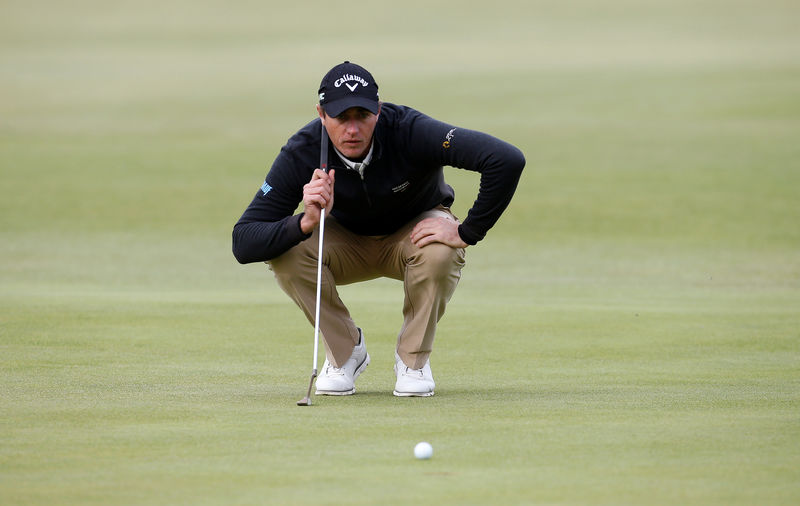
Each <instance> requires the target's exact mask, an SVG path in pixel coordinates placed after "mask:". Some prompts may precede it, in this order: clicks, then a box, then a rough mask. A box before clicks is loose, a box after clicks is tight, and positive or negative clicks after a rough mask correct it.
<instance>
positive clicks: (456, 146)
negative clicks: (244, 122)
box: [233, 103, 525, 264]
mask: <svg viewBox="0 0 800 506" xmlns="http://www.w3.org/2000/svg"><path fill="white" fill-rule="evenodd" d="M320 135H321V126H320V121H319V119H315V120H314V121H312V122H311V123H309V124H307V125H306V126H304V127H303V128H302V129H301V130H300V131H299V132H297V133H296V134H294V135H293V136H292V137H291V138H290V139H289V141H288V142H287V143H286V145H285V146H284V147H283V148H282V149H281V152H280V154H278V157H277V158H276V159H275V162H274V163H273V164H272V168H271V169H270V171H269V173H268V174H267V177H266V179H265V182H264V185H263V186H262V187H261V189H259V190H258V192H256V195H255V197H254V198H253V201H252V202H251V203H250V205H249V206H248V207H247V209H246V210H245V211H244V214H242V217H241V218H240V219H239V221H238V222H237V223H236V225H235V226H234V227H233V254H234V256H235V257H236V259H237V260H238V261H239V262H240V263H243V264H244V263H250V262H261V261H267V260H270V259H272V258H275V257H277V256H280V255H281V254H283V253H284V252H285V251H287V250H288V249H289V248H291V247H293V246H295V245H296V244H298V243H300V242H301V241H303V240H305V239H307V238H308V237H309V235H307V234H304V233H303V232H302V230H300V218H301V217H302V213H300V214H294V215H293V213H294V211H295V210H296V209H297V206H298V204H299V203H300V202H301V201H302V200H303V185H305V184H306V183H308V182H309V181H310V180H311V175H312V173H313V172H314V169H315V168H317V166H318V165H319V147H320ZM374 140H375V147H374V151H373V155H372V160H371V162H370V163H369V165H367V167H366V169H365V170H364V175H363V179H362V177H361V175H360V174H359V173H358V172H357V171H355V170H352V169H349V168H345V166H344V164H343V163H342V161H341V160H340V159H339V157H338V155H336V153H335V151H334V150H333V147H332V146H330V147H329V149H330V151H329V153H328V160H329V164H328V168H329V169H333V170H336V184H335V186H334V205H333V209H332V210H331V214H332V215H333V216H334V217H335V218H336V219H337V221H339V223H341V224H342V225H343V226H345V227H346V228H348V229H350V230H351V231H353V232H355V233H357V234H361V235H387V234H391V233H392V232H395V231H396V230H398V229H399V228H400V227H402V226H403V225H405V224H406V223H408V222H409V221H410V220H411V219H413V218H414V217H415V216H417V215H419V214H421V213H423V212H425V211H427V210H429V209H432V208H434V207H436V206H437V205H439V204H442V205H444V206H448V207H449V206H450V205H451V204H452V203H453V200H454V198H455V192H454V191H453V189H452V188H451V187H450V186H449V185H447V184H446V183H445V181H444V171H443V166H444V165H449V166H452V167H458V168H462V169H467V170H472V171H476V172H480V173H481V180H480V189H479V191H478V197H477V199H476V200H475V202H474V204H473V206H472V209H470V210H469V213H468V214H467V217H466V218H465V219H464V220H463V223H462V224H461V225H460V226H459V227H458V233H459V235H460V236H461V238H462V239H463V240H464V242H466V243H467V244H476V243H477V242H478V241H480V240H481V239H483V238H484V236H485V235H486V232H487V231H488V230H489V229H490V228H491V227H492V226H493V225H494V224H495V222H497V220H498V218H500V215H501V214H502V212H503V211H504V210H505V208H506V207H507V206H508V203H509V202H510V201H511V197H512V196H513V195H514V191H515V190H516V187H517V183H518V181H519V178H520V174H521V172H522V169H523V167H524V166H525V158H524V156H523V154H522V152H521V151H520V150H519V149H517V148H515V147H514V146H512V145H511V144H508V143H506V142H504V141H501V140H499V139H497V138H495V137H492V136H490V135H487V134H484V133H481V132H477V131H474V130H467V129H464V128H456V127H454V126H452V125H448V124H446V123H442V122H441V121H437V120H435V119H432V118H430V117H428V116H426V115H424V114H422V113H420V112H419V111H416V110H414V109H411V108H409V107H405V106H400V105H394V104H389V103H383V104H382V106H381V112H380V115H379V116H378V123H377V125H376V127H375V133H374ZM329 144H330V143H329Z"/></svg>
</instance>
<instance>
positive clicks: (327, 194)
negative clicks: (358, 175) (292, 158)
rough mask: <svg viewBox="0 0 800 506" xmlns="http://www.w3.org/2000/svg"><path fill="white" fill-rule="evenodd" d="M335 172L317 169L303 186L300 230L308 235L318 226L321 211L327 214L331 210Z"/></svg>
mask: <svg viewBox="0 0 800 506" xmlns="http://www.w3.org/2000/svg"><path fill="white" fill-rule="evenodd" d="M335 173H336V171H335V170H332V171H330V172H328V173H326V172H323V171H321V170H319V169H316V170H315V171H314V174H313V175H312V176H311V181H309V182H308V184H306V185H305V186H303V208H304V209H303V210H304V212H305V214H304V215H303V218H302V219H301V220H300V229H301V230H302V231H303V233H305V234H310V233H311V232H312V231H313V230H314V229H315V228H317V225H319V220H320V216H321V214H322V212H321V211H322V209H323V208H324V209H325V212H326V213H328V212H330V210H331V209H332V208H333V183H334V180H335V178H334V176H335Z"/></svg>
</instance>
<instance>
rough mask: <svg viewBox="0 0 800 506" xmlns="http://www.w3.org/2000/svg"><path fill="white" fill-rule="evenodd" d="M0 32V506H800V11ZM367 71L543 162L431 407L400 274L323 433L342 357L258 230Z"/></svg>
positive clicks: (472, 181)
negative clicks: (312, 385) (308, 144)
mask: <svg viewBox="0 0 800 506" xmlns="http://www.w3.org/2000/svg"><path fill="white" fill-rule="evenodd" d="M0 12H2V15H1V16H0V189H2V198H0V503H2V504H15V505H16V504H20V505H25V504H48V505H58V504H265V503H266V504H315V505H318V504H342V503H351V504H407V503H410V502H421V503H426V504H427V503H434V504H442V505H444V504H614V505H616V504H698V505H700V504H702V505H709V504H724V505H731V504H748V505H749V504H796V503H798V501H800V452H798V449H799V448H800V416H798V413H800V330H798V329H800V311H798V308H800V255H799V254H798V253H799V252H800V227H798V225H797V223H798V222H800V190H799V188H800V163H799V162H798V160H800V144H799V143H798V142H797V139H798V138H800V95H798V92H797V90H798V89H800V32H798V30H797V23H796V21H795V20H796V19H797V18H798V15H800V8H798V7H797V6H795V5H794V4H793V3H792V2H785V1H780V0H770V1H767V2H755V1H750V0H738V1H733V2H721V1H712V0H703V1H700V2H696V1H688V0H686V1H673V2H666V1H664V2H659V1H652V2H634V1H626V0H607V1H602V2H590V1H588V0H585V1H580V2H556V1H541V0H539V1H533V2H522V1H517V2H515V1H505V0H504V1H501V2H491V3H485V2H480V3H479V2H461V3H440V4H437V3H432V2H417V1H412V2H405V3H403V4H402V6H401V5H400V4H397V3H389V2H377V3H374V4H373V6H372V7H371V9H370V10H368V11H367V12H366V13H362V14H360V15H359V17H358V20H357V21H356V22H353V21H352V20H353V19H355V18H353V13H352V11H351V10H346V9H340V10H336V11H332V10H331V5H330V4H329V3H323V2H317V1H314V2H304V3H298V4H297V5H296V6H295V5H288V4H286V3H284V2H281V3H274V4H273V3H272V2H267V3H263V2H261V3H259V2H247V3H243V4H240V5H237V6H236V7H235V8H234V7H233V6H229V4H226V3H224V2H214V1H209V2H202V3H200V4H197V3H192V2H171V3H168V4H167V5H162V3H158V2H144V3H142V2H115V3H113V4H109V3H107V2H106V3H103V2H96V1H91V0H86V1H82V2H69V3H57V2H45V3H37V4H35V5H34V4H30V3H29V2H16V1H12V2H5V3H4V4H3V7H0ZM344 59H350V60H352V61H356V62H359V63H362V64H363V65H365V66H366V67H368V68H370V69H371V70H372V71H373V73H374V74H375V76H376V78H377V79H378V80H379V83H380V85H381V96H382V97H383V98H384V99H385V100H388V101H392V102H398V103H405V104H408V105H412V106H415V107H417V108H419V109H421V110H423V111H425V112H427V113H428V114H430V115H432V116H434V117H437V118H440V119H443V120H446V121H450V122H452V123H454V124H457V125H460V126H464V127H470V128H477V129H482V130H485V131H488V132H490V133H493V134H495V135H498V136H500V137H502V138H504V139H508V140H510V141H511V142H513V143H515V144H516V145H518V146H519V147H520V148H521V149H522V150H523V151H524V152H525V154H526V156H527V159H528V166H527V169H526V172H525V174H524V176H523V180H522V182H521V184H520V187H519V191H518V193H517V195H516V197H515V200H514V201H513V202H512V205H511V206H510V208H509V209H508V211H507V212H506V214H505V215H504V216H503V218H502V219H501V221H500V222H499V223H498V225H497V226H496V227H495V228H494V229H493V230H492V231H491V232H490V234H489V236H488V237H487V239H486V240H485V241H484V242H483V243H481V244H480V245H479V246H477V247H475V248H470V249H469V250H468V251H467V267H466V268H465V270H464V274H463V278H462V282H461V286H460V287H459V289H458V291H457V292H456V295H455V297H454V298H453V301H452V303H451V304H450V306H449V308H448V311H447V314H446V316H445V318H444V320H443V321H442V324H441V326H440V331H439V334H438V337H437V343H436V351H435V354H434V356H433V359H432V365H433V370H434V373H435V376H436V380H437V393H436V396H435V397H432V398H430V399H396V398H394V397H393V396H392V395H391V389H392V386H393V375H392V372H391V366H392V358H393V356H392V353H393V346H394V340H395V336H396V333H397V331H398V329H399V326H400V324H401V315H400V308H401V304H402V290H400V285H399V283H397V282H395V281H389V280H378V281H375V282H371V283H367V284H362V285H356V286H347V287H343V288H342V290H341V293H342V296H343V298H344V300H345V301H346V302H347V303H348V305H349V306H350V307H351V310H352V313H353V316H354V317H355V319H356V321H357V322H358V323H359V325H361V326H362V327H363V328H364V329H365V332H366V338H367V342H368V344H369V349H370V354H371V356H372V364H371V365H370V367H369V368H368V369H367V372H366V373H365V374H364V375H363V376H362V377H361V378H359V381H358V385H357V386H358V390H359V393H358V394H357V395H355V396H353V397H350V398H327V397H317V398H315V399H314V404H315V405H314V406H313V407H311V408H298V407H296V406H295V402H296V401H297V399H299V398H300V397H302V396H303V394H304V393H305V388H306V386H307V380H308V374H309V372H310V365H311V364H310V356H309V355H310V351H311V344H312V337H313V334H312V332H311V329H310V328H309V326H308V324H307V323H306V322H305V320H304V318H303V317H302V315H301V314H300V311H299V310H296V309H295V308H294V307H293V306H292V305H291V303H290V302H289V301H288V299H287V298H286V297H285V296H284V295H283V294H282V293H281V292H280V289H279V288H278V287H277V285H276V284H275V282H274V280H273V279H272V277H271V275H270V273H269V272H268V271H267V270H266V268H265V267H264V266H263V265H248V266H240V265H238V264H237V263H236V262H235V260H234V259H233V257H232V255H231V253H230V231H231V227H232V225H233V223H234V222H235V221H236V219H237V218H238V217H239V215H240V214H241V212H242V211H243V209H244V207H245V206H246V205H247V203H248V202H249V200H250V198H251V197H252V195H253V194H254V193H255V191H256V189H257V188H258V187H259V186H260V184H261V182H262V181H263V176H264V174H265V173H266V171H267V170H268V167H269V165H270V163H271V161H272V159H273V157H274V156H275V154H276V153H277V150H278V149H279V148H280V146H281V145H282V144H283V143H284V142H285V140H286V138H287V137H288V136H289V135H290V134H291V133H293V132H294V130H295V129H296V128H298V127H299V126H301V125H303V124H304V123H305V122H307V121H308V120H309V119H311V118H312V117H313V115H314V110H313V104H314V101H315V90H316V87H317V84H318V81H319V79H320V77H321V75H322V74H323V73H324V71H325V70H327V69H328V68H330V67H331V66H332V65H334V64H335V63H338V62H339V61H342V60H344ZM447 178H448V180H449V181H450V182H451V184H452V185H453V186H454V187H455V188H456V191H457V195H458V199H457V201H456V204H455V206H454V207H455V210H456V213H457V214H458V215H460V216H464V215H465V214H466V211H467V209H468V208H469V206H470V204H471V202H472V201H473V199H474V195H475V188H476V186H477V182H478V181H477V178H476V177H475V176H474V175H473V174H468V173H462V172H461V171H456V170H453V169H448V171H447ZM421 440H427V441H430V442H431V443H432V444H433V446H434V457H433V459H431V460H430V461H425V462H421V461H416V460H415V459H414V458H413V453H412V451H413V447H414V444H415V443H416V442H418V441H421Z"/></svg>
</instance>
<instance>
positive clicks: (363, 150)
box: [317, 105, 381, 159]
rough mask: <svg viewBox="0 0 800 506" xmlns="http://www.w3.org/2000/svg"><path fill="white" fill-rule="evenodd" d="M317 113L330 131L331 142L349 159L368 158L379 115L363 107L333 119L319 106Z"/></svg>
mask: <svg viewBox="0 0 800 506" xmlns="http://www.w3.org/2000/svg"><path fill="white" fill-rule="evenodd" d="M317 112H318V113H319V117H320V118H321V119H322V124H323V125H325V130H327V131H328V137H330V138H331V142H333V145H334V146H336V149H338V150H339V152H340V153H342V154H343V155H344V156H346V157H347V158H353V159H358V158H362V157H364V156H366V154H367V151H369V146H370V143H371V142H372V133H373V132H374V131H375V125H376V124H377V123H378V115H379V114H380V113H381V111H380V109H378V114H372V113H371V112H369V111H368V110H366V109H362V108H361V107H351V108H350V109H347V110H346V111H344V112H343V113H342V114H340V115H338V116H336V117H332V116H328V115H327V114H325V111H324V110H323V109H322V108H321V107H320V106H319V105H318V106H317Z"/></svg>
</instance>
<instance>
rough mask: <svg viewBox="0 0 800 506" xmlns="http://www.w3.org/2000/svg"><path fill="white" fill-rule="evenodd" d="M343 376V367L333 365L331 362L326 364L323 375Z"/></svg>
mask: <svg viewBox="0 0 800 506" xmlns="http://www.w3.org/2000/svg"><path fill="white" fill-rule="evenodd" d="M333 375H338V376H344V368H343V367H334V366H333V364H328V367H326V368H325V376H333Z"/></svg>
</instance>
